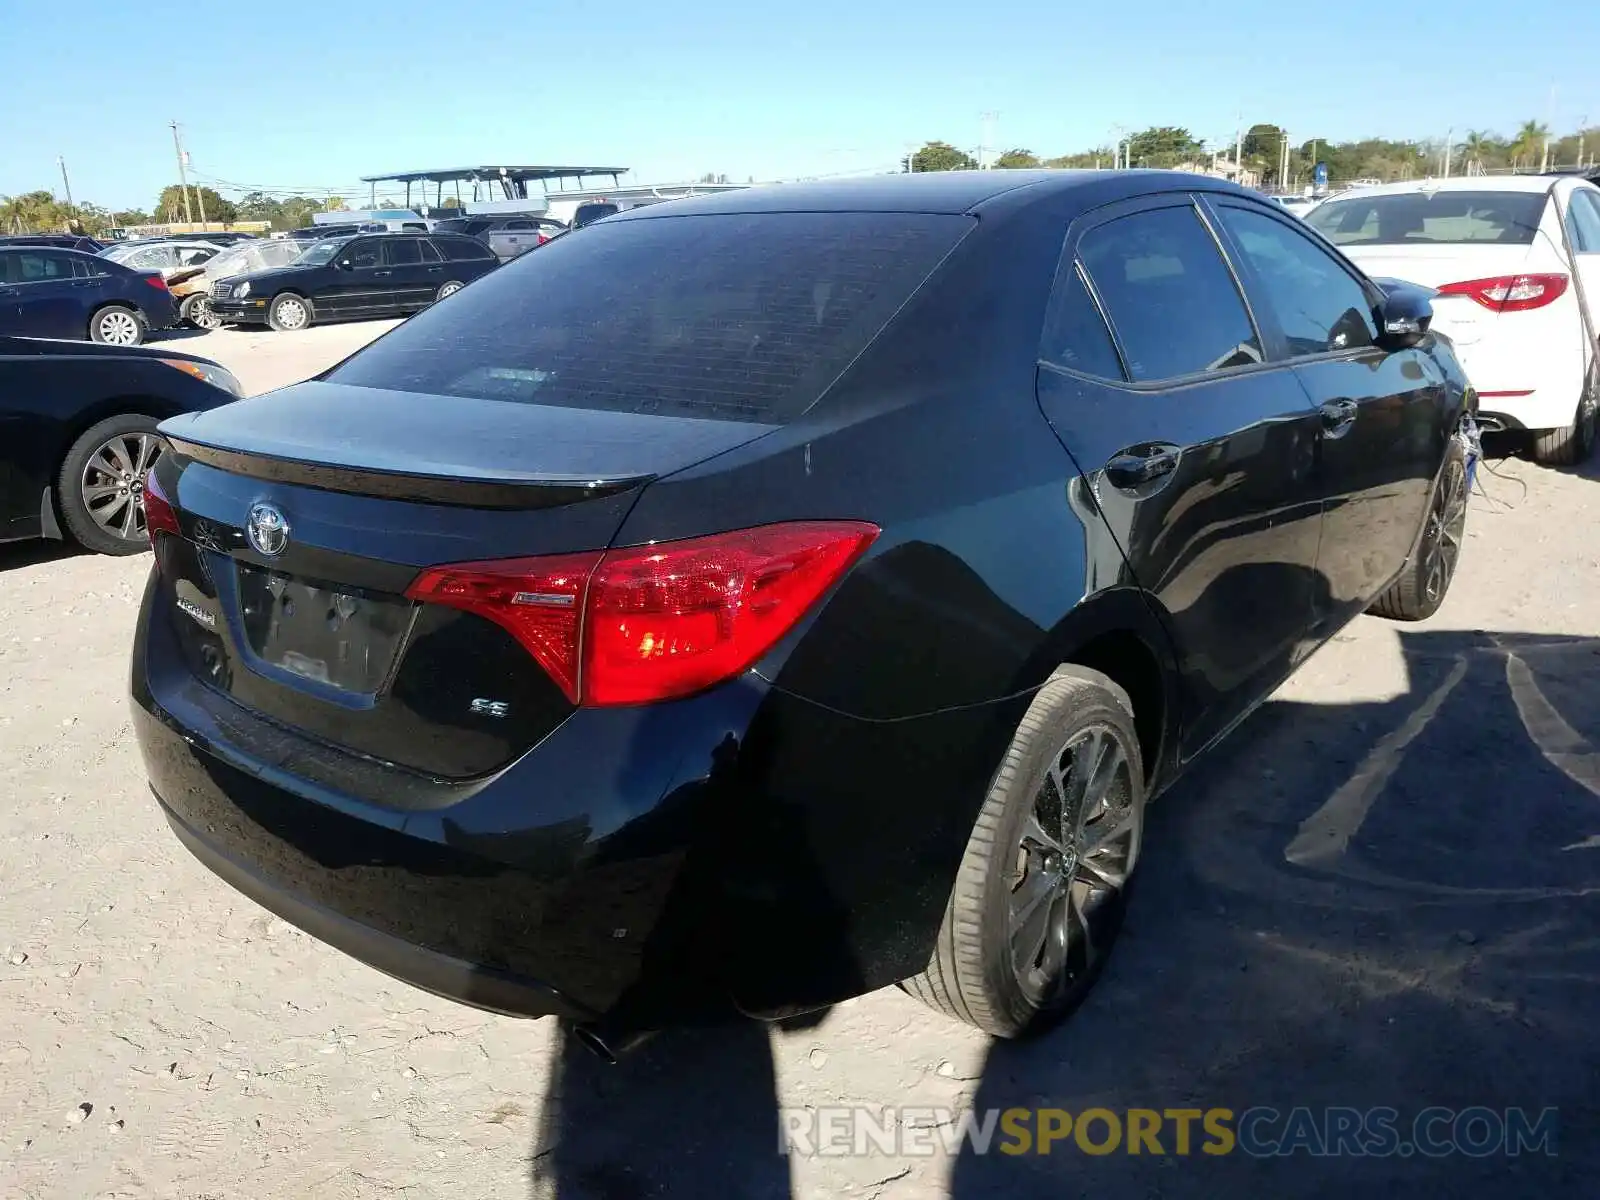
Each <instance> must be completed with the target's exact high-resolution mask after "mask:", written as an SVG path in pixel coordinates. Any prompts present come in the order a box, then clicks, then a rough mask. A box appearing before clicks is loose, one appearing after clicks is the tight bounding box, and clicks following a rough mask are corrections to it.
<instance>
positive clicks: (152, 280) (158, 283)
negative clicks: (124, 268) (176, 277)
mask: <svg viewBox="0 0 1600 1200" xmlns="http://www.w3.org/2000/svg"><path fill="white" fill-rule="evenodd" d="M144 281H145V282H146V283H148V284H149V285H150V286H151V287H153V288H155V290H156V291H158V292H165V291H167V290H168V288H167V281H166V280H165V279H163V278H161V276H159V275H146V276H144Z"/></svg>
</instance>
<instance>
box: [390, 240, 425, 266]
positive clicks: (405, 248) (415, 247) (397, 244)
mask: <svg viewBox="0 0 1600 1200" xmlns="http://www.w3.org/2000/svg"><path fill="white" fill-rule="evenodd" d="M388 249H389V254H388V258H389V265H390V266H392V267H408V266H411V265H412V264H414V263H419V262H421V261H422V244H421V242H420V240H418V239H416V238H394V239H392V240H391V241H390V242H389V247H388Z"/></svg>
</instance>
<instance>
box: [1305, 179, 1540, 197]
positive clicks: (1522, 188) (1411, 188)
mask: <svg viewBox="0 0 1600 1200" xmlns="http://www.w3.org/2000/svg"><path fill="white" fill-rule="evenodd" d="M1556 182H1557V180H1556V178H1555V177H1554V176H1551V175H1455V176H1452V177H1451V178H1449V179H1408V180H1406V181H1405V182H1404V183H1383V184H1379V185H1378V186H1376V187H1363V188H1352V189H1351V190H1350V191H1348V192H1340V193H1339V194H1338V195H1336V196H1329V197H1328V199H1329V200H1347V199H1353V198H1354V197H1356V196H1411V195H1416V194H1417V193H1419V192H1541V193H1542V192H1548V191H1549V190H1550V188H1551V186H1552V185H1553V184H1554V183H1556Z"/></svg>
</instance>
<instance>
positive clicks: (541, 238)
mask: <svg viewBox="0 0 1600 1200" xmlns="http://www.w3.org/2000/svg"><path fill="white" fill-rule="evenodd" d="M538 238H539V240H538V241H537V242H535V243H534V244H535V245H537V246H542V245H544V244H545V243H546V242H548V241H549V240H550V236H549V235H548V234H544V233H541V234H539V235H538Z"/></svg>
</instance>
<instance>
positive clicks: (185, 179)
mask: <svg viewBox="0 0 1600 1200" xmlns="http://www.w3.org/2000/svg"><path fill="white" fill-rule="evenodd" d="M172 151H173V153H174V154H176V155H177V156H178V188H179V190H181V191H182V192H183V219H184V220H185V221H186V222H187V223H189V224H190V225H192V224H194V209H193V208H191V207H190V206H189V175H188V173H187V172H186V171H185V170H184V169H183V143H182V142H180V141H179V140H178V123H177V122H176V121H173V122H172Z"/></svg>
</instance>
